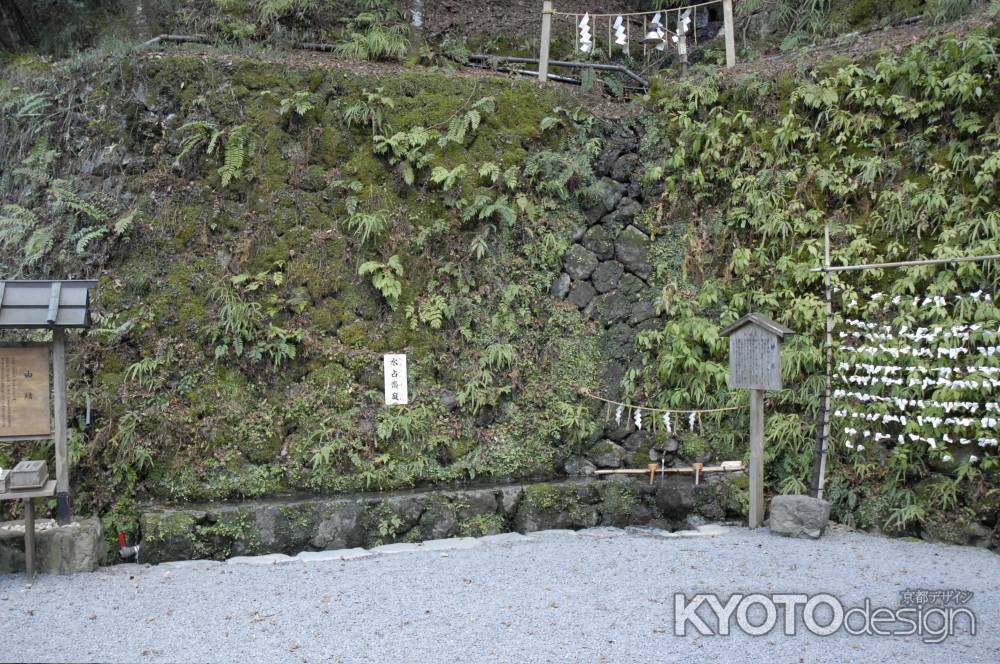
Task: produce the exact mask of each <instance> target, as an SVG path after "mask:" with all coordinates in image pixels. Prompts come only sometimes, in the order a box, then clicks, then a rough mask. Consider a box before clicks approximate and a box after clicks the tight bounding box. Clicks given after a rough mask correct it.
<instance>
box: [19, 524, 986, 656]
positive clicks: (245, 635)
mask: <svg viewBox="0 0 1000 664" xmlns="http://www.w3.org/2000/svg"><path fill="white" fill-rule="evenodd" d="M718 530H719V532H718V533H717V534H716V535H715V536H706V535H705V534H703V535H701V536H698V537H694V536H692V537H670V538H663V537H657V536H651V533H649V532H640V531H633V530H630V531H627V532H626V531H622V530H616V529H606V528H599V529H593V530H590V531H580V532H579V533H571V532H569V531H547V532H542V533H533V534H531V535H529V536H527V537H523V536H518V535H501V536H495V537H488V538H482V539H480V540H458V541H457V542H456V541H447V540H445V541H442V542H440V543H438V544H437V545H435V544H434V543H431V544H429V545H427V546H424V547H418V550H416V551H412V550H408V551H399V552H394V549H412V547H410V546H401V547H393V546H390V547H388V548H383V550H382V551H381V552H379V553H376V554H371V553H368V552H364V551H362V550H351V553H348V554H345V555H347V556H357V557H354V558H351V559H346V560H339V559H333V560H330V559H327V560H321V559H317V558H324V557H327V556H323V555H319V556H317V555H313V556H308V555H307V556H303V558H305V559H286V558H281V557H270V558H268V557H265V558H263V559H261V560H257V561H254V560H246V559H244V560H242V561H241V560H236V561H233V562H229V563H224V564H221V563H181V564H176V563H174V564H171V563H168V564H164V565H158V566H151V567H149V566H137V565H123V566H118V567H112V568H104V569H100V570H98V571H97V572H94V573H91V574H78V575H75V576H69V577H58V576H41V577H39V578H37V579H36V582H35V584H34V586H33V587H31V588H27V587H26V586H25V584H24V580H23V578H22V577H21V576H17V575H6V576H0V635H2V638H0V660H2V661H10V662H32V661H44V662H49V661H53V662H56V661H58V662H91V661H94V662H240V663H241V664H242V663H248V662H279V661H287V662H298V661H301V662H673V661H702V662H715V661H768V662H861V661H863V662H889V661H902V660H905V661H909V662H923V661H927V662H954V663H956V664H958V663H963V662H997V661H1000V631H998V629H997V628H998V626H1000V557H998V556H997V555H996V554H993V553H990V552H989V551H985V550H980V549H973V548H962V547H955V546H942V545H932V544H926V543H922V542H908V541H901V540H891V539H884V538H880V537H874V536H871V535H866V534H861V533H855V532H850V531H846V530H843V529H838V528H832V529H830V530H828V531H827V533H826V535H824V537H823V538H822V539H821V540H819V541H816V542H814V541H805V540H791V539H785V538H781V537H777V536H774V535H771V534H770V533H768V531H767V530H766V529H762V530H758V531H750V530H747V529H744V528H728V529H725V530H724V531H723V530H722V529H718ZM709 532H711V531H709ZM308 558H313V559H312V560H308ZM273 560H280V561H281V562H278V563H273V562H271V561H273ZM906 589H915V590H916V589H932V590H934V589H947V590H968V591H972V592H974V593H975V595H974V597H973V598H972V599H971V600H969V601H968V603H967V604H965V606H968V607H969V608H971V609H972V611H974V612H975V613H976V617H977V631H976V635H975V636H972V635H970V634H968V633H967V631H968V630H966V629H965V623H964V622H963V623H960V629H959V631H960V632H961V633H959V634H958V635H955V636H952V637H950V638H947V639H946V640H945V641H944V642H943V643H939V644H925V643H923V642H922V641H921V639H920V637H918V636H909V637H890V636H866V635H861V636H851V635H849V634H847V633H845V632H843V631H840V632H837V633H836V634H833V635H831V636H826V637H820V636H813V635H810V634H807V633H804V631H805V630H804V629H803V628H802V625H801V621H799V624H798V633H797V634H795V635H794V636H785V635H784V633H783V631H782V619H781V618H780V617H779V619H778V626H777V627H776V628H775V629H774V630H773V631H772V632H771V633H770V634H766V635H764V636H758V637H752V636H746V635H743V634H742V633H740V632H739V631H737V630H736V629H735V623H734V631H733V633H732V635H730V636H716V635H712V636H700V635H698V634H697V633H696V632H695V630H693V629H691V628H690V627H689V629H688V634H687V636H680V637H679V636H674V633H673V632H674V599H673V594H674V593H676V592H684V593H687V594H688V596H689V597H690V596H691V595H692V594H693V593H696V592H714V593H719V594H720V595H721V596H722V599H723V602H725V597H727V596H728V595H730V594H732V593H754V592H759V593H763V594H770V593H780V592H795V593H818V592H828V593H830V594H832V595H835V596H836V597H838V598H839V599H840V600H841V601H842V602H843V604H844V606H845V608H849V607H854V606H859V605H861V604H863V602H864V600H865V598H870V599H871V603H872V605H873V606H887V607H890V608H892V607H896V606H897V605H898V604H899V602H900V593H901V591H903V590H906ZM703 608H704V607H703ZM758 608H759V607H758ZM800 611H801V607H800ZM751 615H753V612H751ZM756 622H760V619H759V618H758V619H757V620H756Z"/></svg>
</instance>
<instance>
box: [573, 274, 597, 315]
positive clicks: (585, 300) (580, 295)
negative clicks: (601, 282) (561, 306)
mask: <svg viewBox="0 0 1000 664" xmlns="http://www.w3.org/2000/svg"><path fill="white" fill-rule="evenodd" d="M596 295H597V291H595V290H594V287H593V286H591V285H590V282H589V281H578V282H577V283H576V285H575V286H573V290H571V291H570V292H569V301H570V302H572V303H573V304H575V305H576V306H577V308H579V309H583V308H584V307H586V306H587V305H588V304H590V302H591V300H593V299H594V296H596Z"/></svg>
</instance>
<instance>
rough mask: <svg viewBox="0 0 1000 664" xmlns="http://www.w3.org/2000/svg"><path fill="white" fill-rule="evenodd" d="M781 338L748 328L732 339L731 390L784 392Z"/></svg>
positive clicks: (735, 334) (738, 332) (743, 328)
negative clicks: (779, 340)
mask: <svg viewBox="0 0 1000 664" xmlns="http://www.w3.org/2000/svg"><path fill="white" fill-rule="evenodd" d="M779 353H780V344H779V342H778V337H777V336H775V335H774V334H771V333H770V332H768V331H767V330H764V329H761V328H759V327H756V326H754V325H746V326H744V327H742V328H740V329H739V330H737V331H736V332H733V334H732V335H731V336H730V337H729V387H731V388H747V389H751V390H780V389H781V356H780V354H779Z"/></svg>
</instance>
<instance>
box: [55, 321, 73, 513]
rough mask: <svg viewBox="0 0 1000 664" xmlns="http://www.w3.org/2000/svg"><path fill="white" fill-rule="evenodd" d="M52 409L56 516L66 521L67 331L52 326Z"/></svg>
mask: <svg viewBox="0 0 1000 664" xmlns="http://www.w3.org/2000/svg"><path fill="white" fill-rule="evenodd" d="M52 396H53V398H52V410H53V415H54V416H55V450H56V453H55V456H56V516H57V517H58V519H59V523H69V520H70V517H71V510H70V501H69V452H68V450H67V446H66V331H65V330H63V329H61V328H55V329H54V330H52Z"/></svg>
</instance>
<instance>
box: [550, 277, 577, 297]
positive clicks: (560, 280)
mask: <svg viewBox="0 0 1000 664" xmlns="http://www.w3.org/2000/svg"><path fill="white" fill-rule="evenodd" d="M570 284H572V280H571V279H570V276H569V275H568V274H566V273H565V272H563V273H562V274H560V275H559V276H558V277H556V279H555V281H553V282H552V286H551V287H550V288H549V293H550V294H551V295H552V297H554V298H556V299H557V300H565V299H566V296H567V295H568V294H569V287H570Z"/></svg>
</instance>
